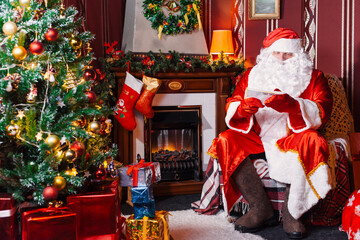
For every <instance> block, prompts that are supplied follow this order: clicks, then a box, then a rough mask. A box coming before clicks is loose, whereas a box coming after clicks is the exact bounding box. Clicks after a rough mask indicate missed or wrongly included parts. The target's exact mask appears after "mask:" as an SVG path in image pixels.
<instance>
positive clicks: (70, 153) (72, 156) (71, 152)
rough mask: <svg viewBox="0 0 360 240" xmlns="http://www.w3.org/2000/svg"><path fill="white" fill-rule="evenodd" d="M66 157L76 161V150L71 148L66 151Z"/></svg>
mask: <svg viewBox="0 0 360 240" xmlns="http://www.w3.org/2000/svg"><path fill="white" fill-rule="evenodd" d="M65 157H66V159H67V160H69V161H74V160H75V159H76V152H75V151H74V150H71V149H69V150H67V151H66V152H65Z"/></svg>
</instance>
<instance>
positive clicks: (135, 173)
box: [126, 159, 155, 187]
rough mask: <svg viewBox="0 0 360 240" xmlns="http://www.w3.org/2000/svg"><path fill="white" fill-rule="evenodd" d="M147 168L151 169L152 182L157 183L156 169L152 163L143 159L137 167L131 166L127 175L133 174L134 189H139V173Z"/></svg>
mask: <svg viewBox="0 0 360 240" xmlns="http://www.w3.org/2000/svg"><path fill="white" fill-rule="evenodd" d="M145 167H150V168H151V171H152V173H153V174H152V182H153V183H154V182H155V167H154V165H153V164H152V163H151V162H145V160H144V159H141V160H140V162H139V163H138V164H136V165H129V168H128V170H127V172H126V173H127V175H130V174H131V173H132V174H133V187H137V183H138V173H139V168H145Z"/></svg>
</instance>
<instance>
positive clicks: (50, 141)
mask: <svg viewBox="0 0 360 240" xmlns="http://www.w3.org/2000/svg"><path fill="white" fill-rule="evenodd" d="M45 143H46V144H47V145H48V146H49V147H51V148H56V147H57V146H59V145H60V138H59V137H58V136H56V135H49V136H48V137H47V138H46V139H45Z"/></svg>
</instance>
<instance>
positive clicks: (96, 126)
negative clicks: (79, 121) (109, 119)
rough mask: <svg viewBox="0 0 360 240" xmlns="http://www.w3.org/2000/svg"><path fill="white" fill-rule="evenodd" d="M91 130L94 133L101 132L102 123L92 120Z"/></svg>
mask: <svg viewBox="0 0 360 240" xmlns="http://www.w3.org/2000/svg"><path fill="white" fill-rule="evenodd" d="M89 128H90V131H92V132H93V133H99V132H100V129H101V126H100V123H99V122H98V121H92V122H91V123H90V126H89Z"/></svg>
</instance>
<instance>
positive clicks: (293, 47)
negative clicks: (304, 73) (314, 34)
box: [263, 28, 302, 53]
mask: <svg viewBox="0 0 360 240" xmlns="http://www.w3.org/2000/svg"><path fill="white" fill-rule="evenodd" d="M263 47H264V48H269V49H271V51H277V52H291V53H299V52H301V49H302V48H301V38H300V37H299V35H298V34H297V33H296V32H295V31H293V30H291V29H289V28H277V29H275V30H274V31H272V32H270V33H269V35H268V36H267V37H266V38H265V39H264V41H263Z"/></svg>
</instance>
